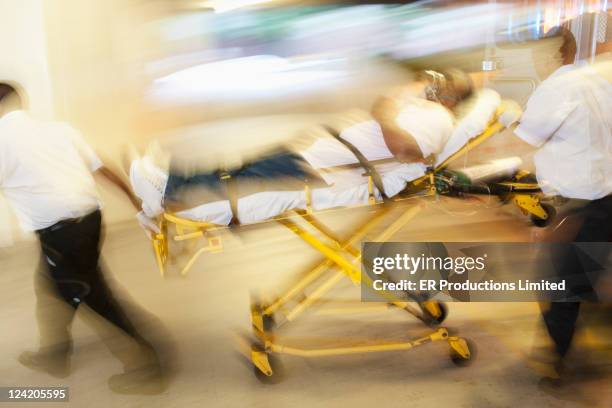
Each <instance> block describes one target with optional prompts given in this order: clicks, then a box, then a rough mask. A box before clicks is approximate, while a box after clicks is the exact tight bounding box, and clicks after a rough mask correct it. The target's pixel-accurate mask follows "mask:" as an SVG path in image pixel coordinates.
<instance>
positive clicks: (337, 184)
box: [130, 89, 500, 225]
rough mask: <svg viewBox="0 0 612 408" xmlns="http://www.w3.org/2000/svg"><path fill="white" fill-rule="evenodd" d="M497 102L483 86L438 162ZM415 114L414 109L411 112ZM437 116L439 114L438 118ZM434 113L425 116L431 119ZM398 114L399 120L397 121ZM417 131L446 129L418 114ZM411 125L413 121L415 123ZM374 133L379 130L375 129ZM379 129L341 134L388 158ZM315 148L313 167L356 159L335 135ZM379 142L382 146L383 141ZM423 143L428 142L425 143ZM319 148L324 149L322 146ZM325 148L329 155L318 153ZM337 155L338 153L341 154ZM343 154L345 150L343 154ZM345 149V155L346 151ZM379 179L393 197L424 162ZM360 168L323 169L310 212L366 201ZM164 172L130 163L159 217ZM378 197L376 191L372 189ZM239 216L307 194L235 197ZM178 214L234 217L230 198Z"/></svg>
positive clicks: (222, 221) (295, 204) (273, 209)
mask: <svg viewBox="0 0 612 408" xmlns="http://www.w3.org/2000/svg"><path fill="white" fill-rule="evenodd" d="M499 104H500V97H499V95H498V94H497V93H496V92H495V91H493V90H489V89H484V90H481V91H480V92H479V94H478V96H477V98H474V101H473V104H472V105H470V107H469V111H468V112H466V113H465V114H464V115H463V116H462V117H461V120H460V121H459V122H458V123H457V124H456V126H455V127H454V129H452V134H450V135H449V136H446V137H445V136H444V135H442V137H443V138H444V140H442V142H443V143H444V142H445V143H444V144H443V146H444V148H443V149H442V151H441V152H440V153H438V155H437V158H436V164H439V163H441V162H442V161H444V160H445V159H446V158H448V157H449V156H450V155H451V154H452V153H454V152H455V151H457V150H459V149H460V148H461V147H462V146H463V145H465V144H466V143H467V142H468V141H469V140H470V139H472V138H473V137H475V136H477V135H479V134H480V133H482V132H483V131H484V130H485V129H486V127H487V125H488V124H489V122H490V120H491V119H492V117H493V115H494V114H495V111H496V110H497V108H498V106H499ZM412 114H413V115H414V112H412ZM439 117H440V116H438V118H439ZM434 118H435V117H434V116H432V117H431V118H429V120H433V119H434ZM400 119H401V114H400V117H398V123H400V124H401V121H400ZM420 119H422V122H421V123H420V124H419V126H422V128H421V130H419V129H414V128H412V129H411V133H413V134H414V133H419V132H420V134H422V135H427V136H430V137H432V138H435V137H440V136H439V135H438V134H435V133H434V131H438V133H440V132H444V127H443V126H442V127H441V126H440V124H436V123H434V124H432V125H431V126H425V123H426V122H427V121H428V118H427V117H423V116H420ZM413 126H414V125H413ZM377 132H378V133H377ZM380 132H381V131H380V127H379V126H378V124H377V123H376V122H374V121H367V122H363V123H360V124H358V125H355V126H353V127H351V128H348V129H347V131H345V132H343V133H342V137H344V138H345V139H348V140H349V141H351V143H353V144H354V145H355V146H356V147H357V148H359V150H360V151H361V152H362V153H363V154H364V155H365V156H366V158H367V159H368V160H371V161H374V160H379V159H386V158H392V157H393V156H392V155H391V153H390V152H389V151H388V149H387V147H386V145H384V140H383V138H382V136H381V133H380ZM417 142H419V145H420V147H421V150H423V151H424V152H428V149H429V147H428V146H427V145H425V144H424V143H423V138H421V140H419V139H418V138H417ZM317 143H321V144H320V145H319V146H317V144H316V143H315V144H314V145H313V146H312V147H311V148H309V149H307V150H306V151H304V152H302V154H303V156H304V158H305V159H306V160H307V161H308V162H309V163H310V164H311V165H312V166H313V167H314V168H315V169H321V168H325V167H333V166H338V165H345V164H352V163H358V161H357V159H356V158H355V157H354V156H353V155H352V153H350V151H348V149H346V148H345V147H344V146H343V145H342V144H340V142H338V141H337V140H335V139H323V140H322V141H320V142H317ZM381 143H382V145H381ZM425 143H427V142H426V141H425ZM321 147H323V149H321ZM325 149H328V152H329V154H327V155H325V154H321V153H322V152H324V151H325ZM339 153H340V154H339ZM342 153H344V154H342ZM347 153H348V154H347ZM376 168H377V170H378V172H379V173H380V175H381V178H382V180H383V184H384V188H385V192H386V194H387V195H388V196H389V197H392V196H394V195H396V194H398V193H399V192H400V191H402V190H403V189H404V188H405V187H406V185H407V184H408V183H409V182H410V181H412V180H415V179H417V178H419V177H421V176H422V175H424V174H425V171H426V166H425V165H424V164H422V163H399V162H391V163H385V164H381V165H377V166H376ZM363 173H364V171H363V169H359V168H357V169H349V170H342V171H337V172H332V173H324V172H323V173H321V176H322V177H323V178H324V179H325V181H326V182H328V183H330V184H332V183H333V185H331V186H330V187H324V188H316V189H312V190H311V194H312V202H311V206H312V208H313V209H314V210H323V209H328V208H335V207H345V206H350V205H359V204H367V202H368V196H369V193H368V182H367V178H366V177H364V176H363ZM167 177H168V176H167V174H166V173H165V172H163V171H162V170H160V169H159V168H157V167H155V165H153V163H152V161H151V160H149V159H148V158H147V157H143V158H141V159H140V160H138V161H137V162H135V163H133V164H132V167H131V169H130V180H131V182H132V186H133V188H134V190H135V192H136V194H137V195H138V196H139V197H140V198H141V199H142V200H143V212H144V214H145V215H146V216H147V217H151V218H154V217H156V216H158V215H159V214H160V213H161V212H162V211H163V207H162V204H161V201H162V197H163V191H164V189H165V184H166V181H167ZM375 194H376V197H377V199H378V200H380V199H381V195H380V193H379V192H378V191H377V190H376V191H375ZM237 206H238V219H239V221H240V222H241V223H242V224H250V223H255V222H259V221H264V220H266V219H269V218H272V217H275V216H277V215H280V214H282V213H284V212H286V211H289V210H296V209H306V193H305V191H304V190H301V191H267V192H260V193H255V194H252V195H249V196H246V197H242V198H240V199H239V200H238V203H237ZM177 215H178V216H180V217H183V218H187V219H192V220H198V221H205V222H209V223H213V224H218V225H228V224H229V223H230V222H231V219H232V211H231V207H230V203H229V201H227V200H225V201H215V202H211V203H207V204H203V205H200V206H198V207H195V208H192V209H189V210H185V211H181V212H179V213H177Z"/></svg>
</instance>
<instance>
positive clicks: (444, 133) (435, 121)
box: [300, 97, 453, 196]
mask: <svg viewBox="0 0 612 408" xmlns="http://www.w3.org/2000/svg"><path fill="white" fill-rule="evenodd" d="M396 121H397V124H398V126H399V127H400V128H401V129H403V130H405V131H407V132H408V133H410V134H411V135H412V136H413V137H414V139H415V140H416V142H417V143H418V145H419V147H420V148H421V151H422V152H423V155H424V156H425V157H427V156H429V155H431V154H437V153H440V152H441V151H442V149H443V148H444V145H445V144H446V141H447V140H448V138H449V137H450V135H451V134H452V132H453V117H452V115H451V113H450V112H449V111H448V110H447V109H445V108H444V107H443V106H441V105H440V104H437V103H434V102H430V101H428V100H426V99H422V98H416V97H415V98H410V99H408V100H406V104H405V106H404V108H403V109H402V110H401V111H400V113H399V114H398V116H397V118H396ZM340 136H341V137H342V138H343V139H344V140H346V141H348V142H349V143H351V144H352V145H353V146H355V147H356V148H357V149H358V150H359V151H360V152H361V153H362V154H363V155H364V156H365V157H366V158H367V159H368V160H369V161H375V160H382V159H389V158H394V155H393V153H391V151H389V148H388V147H387V145H386V143H385V139H384V137H383V133H382V129H381V127H380V125H379V124H378V122H376V121H375V120H368V121H364V122H361V123H357V124H355V125H353V126H351V127H348V128H346V129H344V130H343V131H342V132H341V133H340ZM300 154H301V155H302V156H303V157H304V159H305V160H306V161H307V162H308V163H309V164H310V165H311V166H312V167H313V168H314V169H317V170H320V173H321V177H322V178H323V179H324V180H325V181H326V182H327V183H328V184H330V185H354V184H355V180H356V179H361V181H363V175H364V170H363V169H361V168H357V169H341V170H337V171H330V172H327V171H325V169H326V168H330V167H335V166H344V165H348V164H354V163H358V160H357V158H356V157H355V155H354V154H353V153H351V151H350V150H349V149H347V148H346V146H344V145H343V144H342V143H340V142H339V141H337V140H336V139H334V138H332V137H329V138H320V139H318V140H317V141H316V142H314V143H313V144H312V145H311V146H310V147H309V148H307V149H305V150H303V151H301V152H300ZM376 169H377V170H378V171H379V172H381V173H388V172H398V171H399V172H402V173H405V174H406V177H408V178H407V180H411V179H415V178H418V177H419V176H421V175H422V174H424V172H425V169H426V166H425V165H424V164H423V163H401V162H399V161H396V162H389V163H383V164H379V165H378V164H377V165H376ZM404 184H405V183H404ZM386 187H387V186H386V185H385V192H386V193H387V195H389V196H392V195H394V194H395V193H396V192H393V191H387V189H386ZM398 188H400V189H401V188H403V186H399V185H398ZM392 190H395V188H392Z"/></svg>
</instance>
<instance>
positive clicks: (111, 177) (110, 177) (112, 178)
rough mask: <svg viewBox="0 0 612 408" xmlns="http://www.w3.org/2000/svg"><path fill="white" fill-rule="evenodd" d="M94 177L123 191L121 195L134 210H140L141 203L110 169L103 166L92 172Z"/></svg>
mask: <svg viewBox="0 0 612 408" xmlns="http://www.w3.org/2000/svg"><path fill="white" fill-rule="evenodd" d="M94 176H98V177H101V178H104V179H106V180H107V181H109V182H110V183H111V184H113V185H115V187H117V188H119V189H120V190H121V191H123V193H124V194H125V195H126V196H127V198H128V199H129V200H130V202H131V203H132V205H133V206H134V208H136V209H137V210H140V208H141V206H142V203H141V202H140V200H139V199H138V197H136V195H134V193H133V192H132V190H131V189H130V187H129V186H128V185H127V184H126V183H125V182H124V181H123V179H121V177H119V176H118V175H117V174H116V173H115V172H113V171H112V170H111V169H109V168H108V167H106V166H104V165H103V166H101V167H99V168H98V169H97V170H96V171H95V172H94Z"/></svg>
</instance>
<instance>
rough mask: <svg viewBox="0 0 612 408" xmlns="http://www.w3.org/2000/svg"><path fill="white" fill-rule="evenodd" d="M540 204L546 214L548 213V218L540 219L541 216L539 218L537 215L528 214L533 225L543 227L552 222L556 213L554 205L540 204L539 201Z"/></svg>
mask: <svg viewBox="0 0 612 408" xmlns="http://www.w3.org/2000/svg"><path fill="white" fill-rule="evenodd" d="M540 205H541V206H542V208H543V209H544V211H546V214H547V215H548V218H546V219H542V218H539V217H537V216H535V215H533V214H531V215H530V216H529V219H530V220H531V222H532V223H533V225H535V226H536V227H540V228H544V227H546V226H547V225H549V224H550V223H551V222H552V220H553V219H554V218H555V215H557V210H555V207H553V206H552V205H550V204H542V203H540Z"/></svg>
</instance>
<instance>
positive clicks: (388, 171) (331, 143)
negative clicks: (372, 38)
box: [130, 72, 500, 225]
mask: <svg viewBox="0 0 612 408" xmlns="http://www.w3.org/2000/svg"><path fill="white" fill-rule="evenodd" d="M472 93H473V89H472V85H471V83H470V80H469V77H467V76H466V75H465V74H462V73H460V72H454V73H449V74H446V75H443V74H439V73H436V72H428V77H427V78H426V79H424V80H422V81H418V82H415V83H414V84H412V85H411V86H410V88H409V89H407V90H403V91H402V92H401V93H398V94H396V95H393V96H392V97H385V98H381V99H379V100H378V101H377V102H376V103H375V105H374V107H373V109H372V112H371V114H372V117H373V119H370V120H364V121H361V122H359V123H357V124H354V125H352V126H349V127H347V128H345V129H343V130H341V131H340V132H339V137H333V136H331V135H329V136H328V137H321V138H318V139H316V140H315V141H314V142H313V143H311V144H309V145H308V146H306V147H303V146H302V147H301V148H295V147H293V148H288V149H280V150H277V151H275V152H273V153H271V154H269V155H268V156H267V157H264V158H262V159H260V160H256V161H254V162H251V163H247V164H245V165H243V166H242V167H241V168H239V169H231V170H218V171H214V172H207V173H200V174H195V175H188V176H185V175H181V174H180V173H178V172H175V171H172V166H170V171H165V170H164V169H162V168H160V167H159V166H156V165H155V164H154V163H153V161H152V160H151V159H150V158H148V157H143V158H140V159H138V160H135V161H133V162H132V164H131V167H130V180H131V182H132V186H133V188H134V190H135V193H136V194H137V195H138V196H139V197H140V198H141V199H142V200H143V215H144V216H146V217H148V218H155V217H157V216H159V215H160V214H161V213H162V212H163V211H170V212H174V213H176V214H177V215H178V216H181V217H184V218H189V219H193V220H199V221H206V222H209V223H213V224H219V225H228V224H229V223H230V222H231V221H232V220H234V221H238V222H240V223H243V224H246V223H253V222H258V221H263V220H265V219H268V218H271V217H274V216H277V215H279V214H282V213H284V212H286V211H289V210H295V209H306V208H307V206H310V207H311V208H312V209H314V210H322V209H327V208H333V207H342V206H349V205H357V204H366V203H367V202H368V199H369V197H370V193H371V192H372V191H371V188H370V187H369V185H368V179H367V177H364V175H365V170H364V166H371V169H372V170H373V171H374V172H375V173H376V174H377V176H378V177H377V179H378V182H377V183H375V184H376V188H374V191H373V193H374V195H375V196H376V198H377V199H378V200H380V199H381V198H382V197H383V195H384V196H386V197H393V196H395V195H397V194H398V193H399V192H400V191H402V190H403V189H404V188H405V187H406V185H407V183H409V182H410V181H412V180H415V179H417V178H419V177H421V176H422V175H423V174H425V172H426V169H427V167H428V166H430V165H433V164H436V163H440V162H441V161H443V160H444V159H445V158H446V157H448V156H450V154H452V153H454V151H456V150H458V149H459V148H460V147H461V146H463V144H465V143H466V142H467V141H468V140H469V139H470V138H472V137H474V136H476V135H477V134H479V133H480V132H482V131H483V130H484V129H485V128H486V126H487V124H488V123H489V122H490V120H491V119H492V117H493V115H494V114H495V111H496V109H497V107H498V105H499V103H500V98H499V95H498V94H497V93H495V92H494V91H491V90H486V89H485V90H481V91H479V92H477V95H476V96H477V97H474V98H469V99H471V102H470V103H460V102H463V101H464V100H466V99H468V97H469V96H471V95H472ZM462 105H465V106H462ZM462 108H463V110H464V112H463V113H462V112H461V109H462ZM332 132H333V131H332ZM364 161H365V162H364ZM370 174H371V172H370ZM373 178H374V177H373ZM227 180H232V182H228V181H227ZM278 180H281V183H278V182H277V181H278ZM306 184H307V185H309V190H308V193H307V192H306V191H305V189H304V186H305V185H306ZM232 190H233V191H232ZM232 195H234V196H235V197H236V198H234V199H233V200H232V197H231V196H232Z"/></svg>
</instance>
